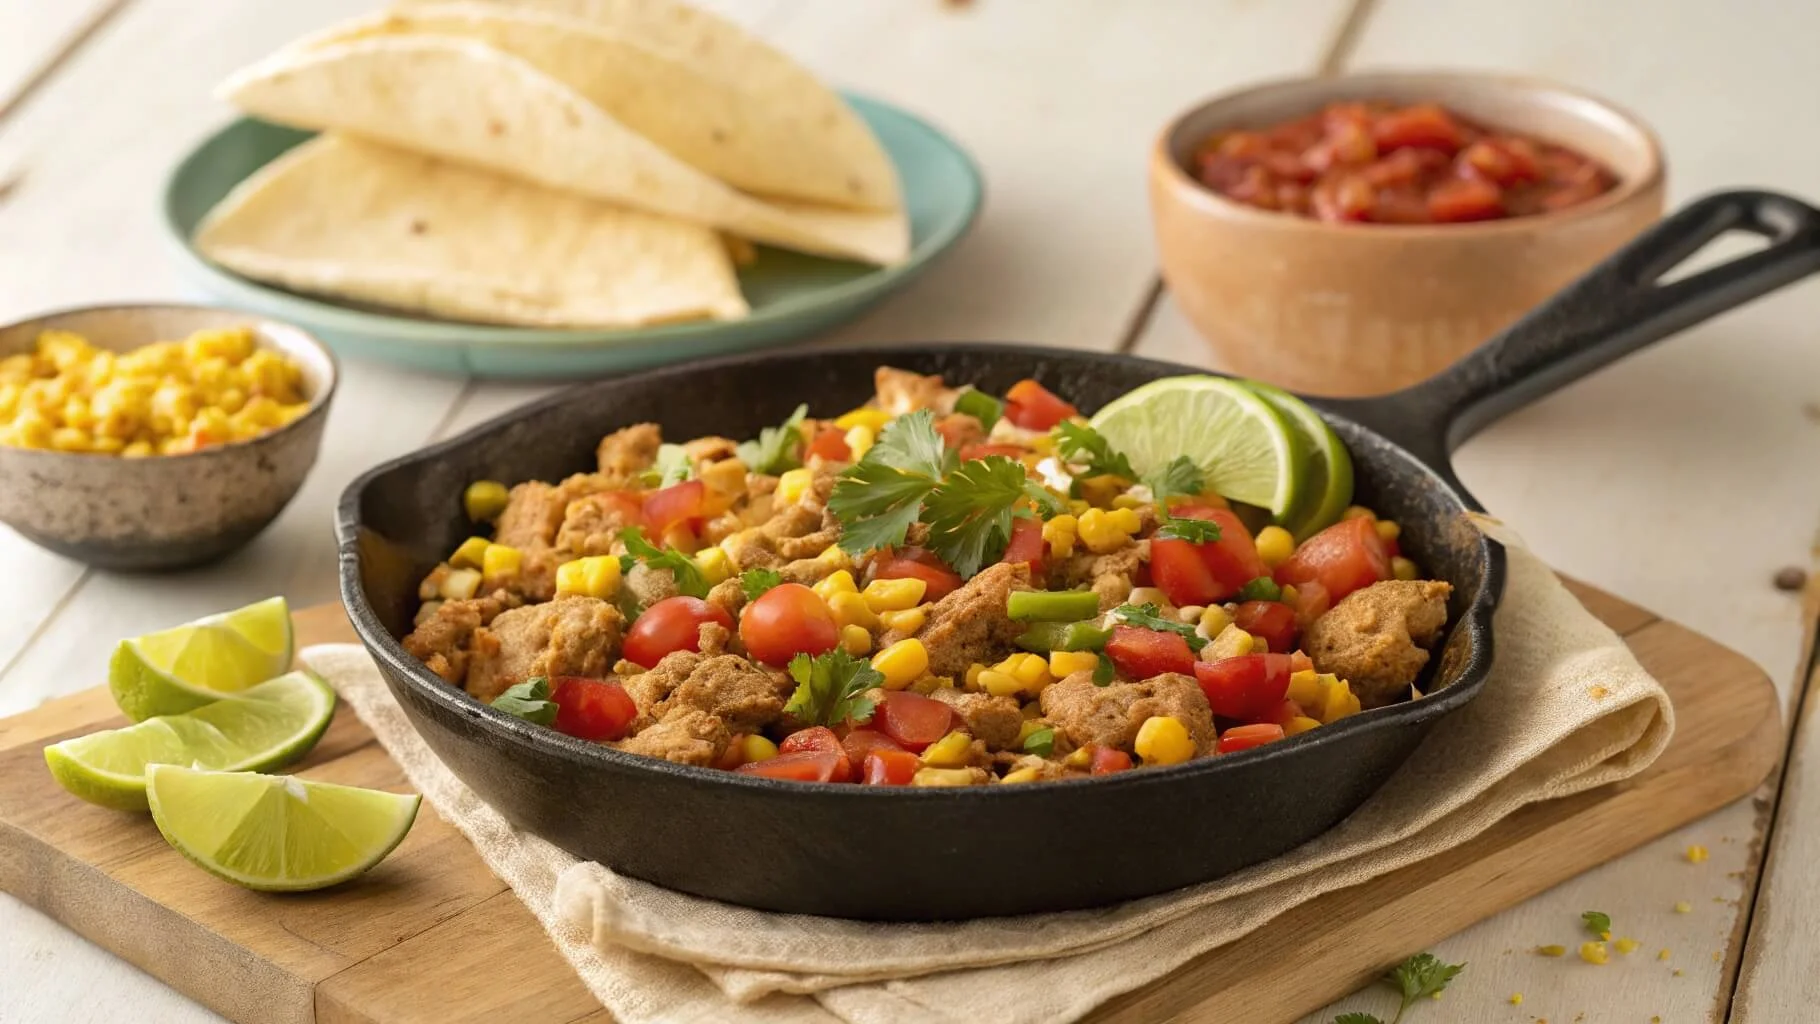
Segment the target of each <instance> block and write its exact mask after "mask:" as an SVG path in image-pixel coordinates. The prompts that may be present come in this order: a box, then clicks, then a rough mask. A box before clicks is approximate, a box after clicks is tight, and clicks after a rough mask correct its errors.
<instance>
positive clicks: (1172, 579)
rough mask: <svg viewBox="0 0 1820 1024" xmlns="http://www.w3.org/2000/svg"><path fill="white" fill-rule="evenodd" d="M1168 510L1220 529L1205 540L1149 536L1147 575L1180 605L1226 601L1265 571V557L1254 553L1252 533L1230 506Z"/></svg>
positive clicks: (1199, 506)
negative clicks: (1216, 536) (1195, 541)
mask: <svg viewBox="0 0 1820 1024" xmlns="http://www.w3.org/2000/svg"><path fill="white" fill-rule="evenodd" d="M1172 514H1174V515H1176V516H1178V517H1180V518H1184V519H1205V520H1208V521H1211V522H1214V523H1218V524H1219V527H1220V539H1219V540H1216V541H1210V542H1208V543H1206V544H1190V543H1189V542H1187V541H1184V540H1177V539H1172V538H1167V537H1165V538H1153V539H1152V540H1151V542H1150V573H1151V576H1152V577H1153V578H1154V579H1155V581H1156V585H1157V586H1158V587H1160V588H1161V589H1162V591H1163V593H1165V594H1167V595H1169V600H1171V601H1173V602H1175V604H1176V605H1177V606H1178V607H1180V606H1183V605H1191V604H1213V603H1214V602H1216V601H1224V600H1226V599H1227V598H1229V597H1231V596H1233V595H1234V594H1237V593H1238V592H1239V588H1241V587H1243V586H1244V585H1245V584H1247V583H1249V582H1251V581H1252V580H1254V579H1257V578H1258V577H1259V576H1264V575H1267V574H1268V573H1269V570H1268V569H1266V568H1265V567H1264V560H1263V559H1262V558H1259V557H1258V547H1257V544H1256V543H1255V542H1253V541H1252V539H1251V531H1249V530H1247V529H1245V524H1244V523H1242V522H1240V521H1239V517H1238V516H1236V515H1233V514H1232V511H1231V510H1230V509H1223V508H1212V507H1210V506H1207V505H1183V506H1180V507H1178V508H1176V509H1174V510H1172ZM1196 562H1198V563H1199V564H1198V565H1197V564H1196Z"/></svg>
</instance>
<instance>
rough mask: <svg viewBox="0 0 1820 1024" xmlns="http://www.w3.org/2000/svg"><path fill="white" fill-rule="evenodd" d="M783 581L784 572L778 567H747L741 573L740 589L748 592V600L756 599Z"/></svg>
mask: <svg viewBox="0 0 1820 1024" xmlns="http://www.w3.org/2000/svg"><path fill="white" fill-rule="evenodd" d="M783 581H784V576H783V574H782V573H780V572H778V571H777V570H776V569H764V568H759V569H747V570H746V571H745V572H742V573H740V574H739V589H741V590H743V591H745V592H746V600H748V601H756V600H758V599H759V598H760V597H761V596H763V595H764V593H765V591H767V590H770V589H771V588H772V587H775V586H777V585H778V584H779V583H782V582H783Z"/></svg>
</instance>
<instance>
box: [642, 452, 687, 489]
mask: <svg viewBox="0 0 1820 1024" xmlns="http://www.w3.org/2000/svg"><path fill="white" fill-rule="evenodd" d="M694 475H695V464H694V463H693V462H691V461H690V460H689V453H688V452H687V451H685V450H683V446H682V445H680V444H660V445H658V446H657V461H656V462H654V463H652V464H651V468H650V469H647V470H645V471H644V472H643V473H642V474H640V475H639V476H640V479H639V482H640V483H643V484H644V485H645V486H646V487H668V486H670V485H671V484H680V483H682V482H683V481H684V480H687V479H689V478H690V477H692V476H694Z"/></svg>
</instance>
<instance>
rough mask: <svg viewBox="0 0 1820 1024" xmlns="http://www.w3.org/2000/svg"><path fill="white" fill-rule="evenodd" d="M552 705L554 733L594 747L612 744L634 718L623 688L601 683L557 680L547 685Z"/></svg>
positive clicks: (635, 709) (633, 706)
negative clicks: (553, 705)
mask: <svg viewBox="0 0 1820 1024" xmlns="http://www.w3.org/2000/svg"><path fill="white" fill-rule="evenodd" d="M550 699H551V700H552V701H555V702H556V731H557V732H564V733H568V734H569V735H570V736H576V737H580V738H581V739H584V740H593V741H594V742H596V743H601V742H605V741H607V740H616V739H619V738H620V737H621V736H624V735H625V734H626V726H628V725H631V724H632V719H634V718H637V717H638V705H637V704H634V703H633V702H632V697H631V695H630V694H628V693H626V688H625V687H623V686H621V685H619V684H618V683H616V682H611V681H608V680H604V679H588V678H585V677H583V676H557V677H556V678H555V679H552V680H551V681H550Z"/></svg>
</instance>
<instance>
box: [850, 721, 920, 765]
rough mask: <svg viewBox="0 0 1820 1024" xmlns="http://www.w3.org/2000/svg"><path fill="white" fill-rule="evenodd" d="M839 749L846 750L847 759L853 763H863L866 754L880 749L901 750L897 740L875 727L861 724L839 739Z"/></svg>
mask: <svg viewBox="0 0 1820 1024" xmlns="http://www.w3.org/2000/svg"><path fill="white" fill-rule="evenodd" d="M841 749H843V750H845V751H846V752H847V760H849V761H851V762H853V763H854V764H864V763H865V761H866V755H867V754H871V753H875V752H877V751H880V750H902V749H904V748H903V747H901V746H899V745H898V743H897V741H896V740H894V739H892V738H891V737H889V736H886V735H885V734H884V733H882V732H879V731H878V730H877V729H871V728H866V727H864V726H861V727H859V728H856V729H852V730H850V731H848V733H847V735H846V736H845V737H843V738H842V739H841Z"/></svg>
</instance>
